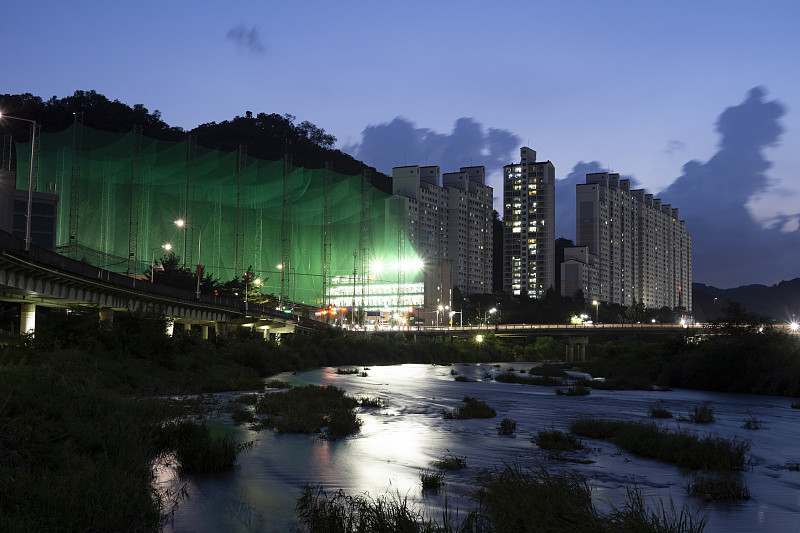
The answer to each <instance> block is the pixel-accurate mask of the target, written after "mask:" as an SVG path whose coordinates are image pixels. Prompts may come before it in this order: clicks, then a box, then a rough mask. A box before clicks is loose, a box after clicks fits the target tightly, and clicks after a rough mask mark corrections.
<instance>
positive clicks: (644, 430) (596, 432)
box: [569, 418, 750, 471]
mask: <svg viewBox="0 0 800 533" xmlns="http://www.w3.org/2000/svg"><path fill="white" fill-rule="evenodd" d="M569 430H570V432H572V433H574V434H576V435H578V436H581V437H587V438H591V439H602V440H607V441H610V442H613V443H614V444H616V445H617V446H619V447H620V448H622V449H625V450H627V451H629V452H631V453H634V454H636V455H639V456H641V457H646V458H648V459H658V460H659V461H663V462H665V463H670V464H674V465H677V466H680V467H685V468H691V469H695V470H718V471H725V470H739V469H742V468H743V467H744V465H745V460H746V453H747V451H748V450H749V449H750V444H749V443H748V442H746V441H740V440H737V439H733V440H727V439H723V438H721V437H698V436H697V435H694V434H690V433H687V432H685V431H668V430H666V429H663V428H661V427H659V426H658V425H657V424H655V423H653V422H619V421H611V420H599V419H593V418H581V419H578V420H574V421H573V422H572V423H571V424H570V427H569Z"/></svg>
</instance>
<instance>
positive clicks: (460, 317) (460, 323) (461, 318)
mask: <svg viewBox="0 0 800 533" xmlns="http://www.w3.org/2000/svg"><path fill="white" fill-rule="evenodd" d="M456 315H458V327H460V328H463V327H464V314H463V313H462V312H461V311H450V327H453V317H454V316H456Z"/></svg>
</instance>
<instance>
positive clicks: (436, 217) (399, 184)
mask: <svg viewBox="0 0 800 533" xmlns="http://www.w3.org/2000/svg"><path fill="white" fill-rule="evenodd" d="M440 183H441V184H440ZM392 192H393V194H394V197H393V198H396V199H397V200H400V201H402V202H404V203H405V209H406V216H407V217H408V220H409V224H408V225H407V227H409V228H411V229H410V230H409V231H408V235H407V236H406V241H407V242H408V243H410V244H411V245H412V246H413V247H414V249H415V250H416V252H417V254H418V255H419V256H420V257H421V258H422V259H423V261H424V262H425V264H426V265H438V264H440V263H442V262H443V263H444V264H445V265H450V264H451V265H452V273H451V275H452V283H453V284H454V285H456V286H458V288H459V290H460V291H461V293H462V294H464V295H467V294H473V293H485V292H491V290H492V271H493V267H494V265H493V262H492V249H493V242H492V196H493V190H492V187H489V186H488V185H486V170H485V168H484V167H482V166H471V167H461V169H460V170H459V171H458V172H449V173H445V174H443V175H440V172H439V167H438V166H426V167H420V166H417V165H412V166H404V167H395V168H393V169H392ZM426 293H427V289H426ZM441 301H444V302H447V303H449V300H448V299H447V298H443V299H442V300H441ZM430 303H431V304H434V303H435V302H430ZM426 306H428V307H429V305H428V302H426Z"/></svg>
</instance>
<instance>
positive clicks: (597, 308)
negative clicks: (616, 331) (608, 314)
mask: <svg viewBox="0 0 800 533" xmlns="http://www.w3.org/2000/svg"><path fill="white" fill-rule="evenodd" d="M592 305H593V306H594V323H595V325H596V324H597V322H598V321H599V320H600V319H599V318H598V317H599V316H600V302H598V301H597V300H592Z"/></svg>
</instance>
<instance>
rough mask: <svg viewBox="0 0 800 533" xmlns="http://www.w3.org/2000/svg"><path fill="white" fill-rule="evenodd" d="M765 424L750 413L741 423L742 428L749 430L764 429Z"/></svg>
mask: <svg viewBox="0 0 800 533" xmlns="http://www.w3.org/2000/svg"><path fill="white" fill-rule="evenodd" d="M766 427H767V426H766V425H765V424H764V421H763V420H759V419H758V418H756V416H755V415H752V414H751V415H750V416H748V417H747V420H745V421H744V424H742V428H743V429H750V430H754V431H755V430H759V429H766Z"/></svg>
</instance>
